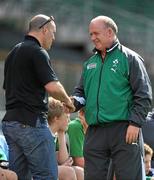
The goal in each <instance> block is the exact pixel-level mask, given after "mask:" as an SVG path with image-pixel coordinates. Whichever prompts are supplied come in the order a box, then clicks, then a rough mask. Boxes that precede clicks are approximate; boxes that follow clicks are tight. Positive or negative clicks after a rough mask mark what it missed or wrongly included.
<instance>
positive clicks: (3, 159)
mask: <svg viewBox="0 0 154 180" xmlns="http://www.w3.org/2000/svg"><path fill="white" fill-rule="evenodd" d="M8 164H9V163H8V146H7V143H6V140H5V137H4V136H3V135H0V180H17V179H18V178H17V175H16V173H15V172H13V171H11V170H9V169H8V168H9V166H8Z"/></svg>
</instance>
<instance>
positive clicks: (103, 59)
mask: <svg viewBox="0 0 154 180" xmlns="http://www.w3.org/2000/svg"><path fill="white" fill-rule="evenodd" d="M100 57H101V59H102V65H101V70H100V74H99V86H98V91H97V115H96V121H97V124H99V119H98V113H99V103H98V101H99V91H100V86H101V78H102V77H101V75H102V71H103V66H104V61H105V57H106V55H105V57H104V58H103V57H102V56H101V54H100Z"/></svg>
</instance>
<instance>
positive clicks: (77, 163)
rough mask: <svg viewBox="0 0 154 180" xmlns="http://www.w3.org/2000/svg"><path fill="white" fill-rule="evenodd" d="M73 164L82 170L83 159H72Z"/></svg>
mask: <svg viewBox="0 0 154 180" xmlns="http://www.w3.org/2000/svg"><path fill="white" fill-rule="evenodd" d="M73 164H75V165H76V166H80V167H83V168H84V157H73Z"/></svg>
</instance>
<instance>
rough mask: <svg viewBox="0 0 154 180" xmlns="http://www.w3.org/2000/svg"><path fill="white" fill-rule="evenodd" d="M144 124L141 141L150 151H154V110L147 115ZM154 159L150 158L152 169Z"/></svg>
mask: <svg viewBox="0 0 154 180" xmlns="http://www.w3.org/2000/svg"><path fill="white" fill-rule="evenodd" d="M146 120H147V121H146V123H145V124H144V125H143V127H142V132H143V139H144V142H146V143H147V144H148V145H149V146H150V147H151V148H152V149H154V109H153V111H152V112H149V113H148V116H147V119H146ZM153 159H154V157H152V161H151V167H152V168H154V160H153Z"/></svg>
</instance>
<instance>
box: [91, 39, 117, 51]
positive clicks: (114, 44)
mask: <svg viewBox="0 0 154 180" xmlns="http://www.w3.org/2000/svg"><path fill="white" fill-rule="evenodd" d="M119 44H120V42H119V40H118V39H116V40H115V41H114V43H113V44H112V46H111V47H110V48H107V49H106V52H107V53H108V52H111V51H112V50H114V49H115V48H116V47H117V46H118V45H119ZM93 52H95V53H100V51H99V50H98V49H96V48H94V49H93Z"/></svg>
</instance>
